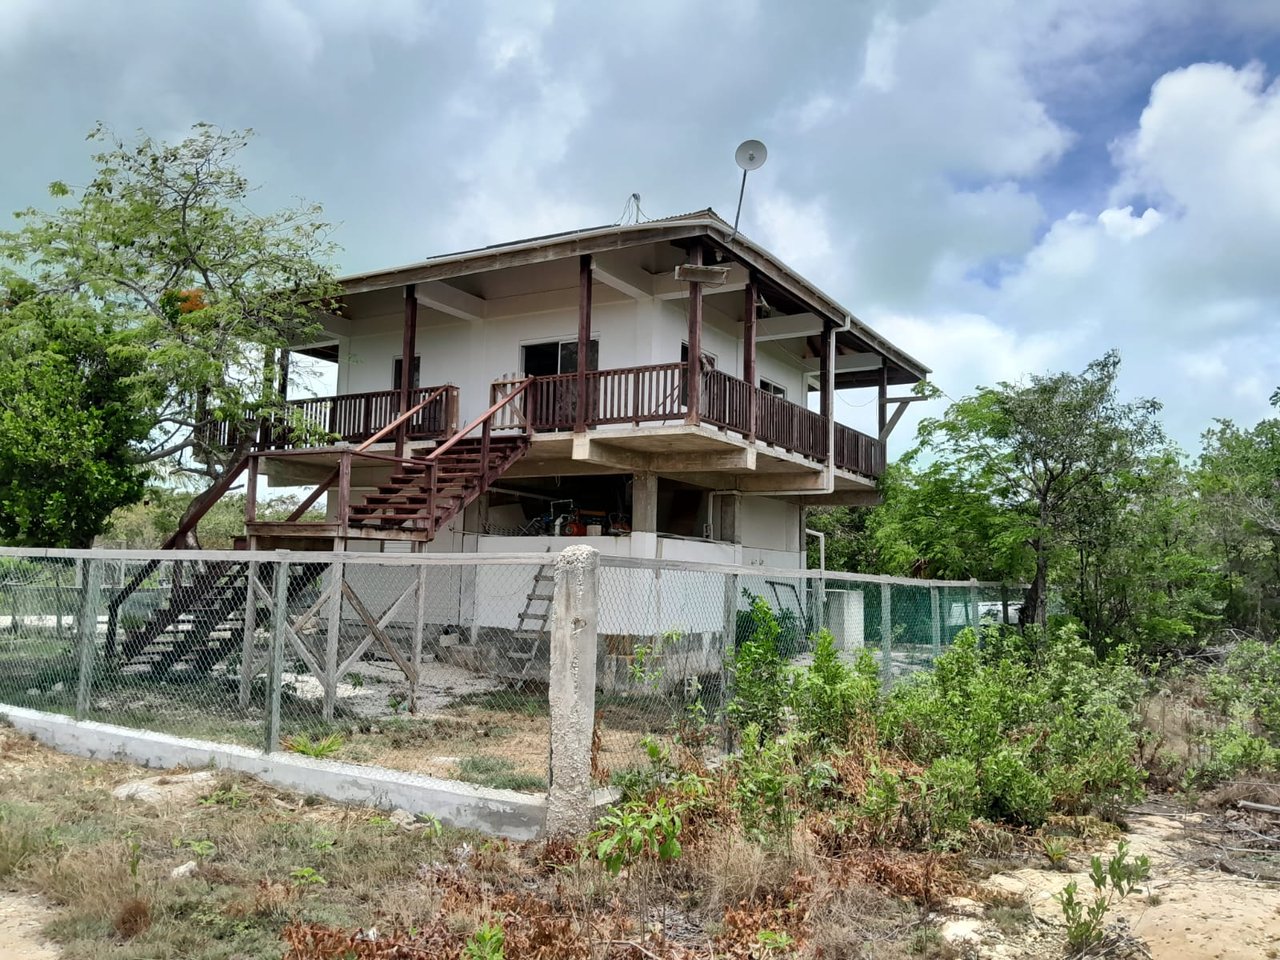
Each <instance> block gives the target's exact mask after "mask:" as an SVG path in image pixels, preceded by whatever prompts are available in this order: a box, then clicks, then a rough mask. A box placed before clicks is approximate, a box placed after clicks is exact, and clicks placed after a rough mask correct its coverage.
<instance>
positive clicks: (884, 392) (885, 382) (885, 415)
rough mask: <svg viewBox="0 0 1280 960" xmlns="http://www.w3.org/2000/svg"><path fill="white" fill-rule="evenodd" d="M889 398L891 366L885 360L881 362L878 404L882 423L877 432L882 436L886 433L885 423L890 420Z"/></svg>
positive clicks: (880, 422)
mask: <svg viewBox="0 0 1280 960" xmlns="http://www.w3.org/2000/svg"><path fill="white" fill-rule="evenodd" d="M888 400H889V368H888V367H887V366H886V365H885V364H884V362H883V361H881V363H880V402H879V403H878V404H877V405H876V407H877V410H878V411H879V418H878V419H879V424H880V429H879V431H878V432H877V434H876V435H877V436H880V435H882V434H883V433H884V425H885V424H886V423H887V422H888V419H889V403H888Z"/></svg>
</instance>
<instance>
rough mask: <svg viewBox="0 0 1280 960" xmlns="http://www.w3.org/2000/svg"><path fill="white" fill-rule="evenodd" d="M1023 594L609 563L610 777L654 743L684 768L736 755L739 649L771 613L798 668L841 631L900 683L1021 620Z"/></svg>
mask: <svg viewBox="0 0 1280 960" xmlns="http://www.w3.org/2000/svg"><path fill="white" fill-rule="evenodd" d="M1021 598H1022V591H1021V589H1019V588H1010V587H1005V586H1002V585H1000V584H993V583H977V582H965V583H957V582H952V581H928V580H908V579H899V578H891V577H876V576H865V575H859V574H847V573H824V572H821V571H813V570H796V571H786V570H768V571H765V570H762V569H759V568H753V567H726V566H718V565H709V564H698V563H686V562H679V561H671V560H630V559H622V558H618V557H602V558H601V575H600V611H599V634H600V636H599V653H598V664H597V674H596V675H597V688H596V707H597V713H596V736H595V755H594V756H593V767H594V769H595V771H596V776H597V779H598V781H600V782H605V781H607V780H608V779H611V778H615V777H616V775H617V774H619V773H620V772H624V771H626V770H629V769H634V768H636V767H640V766H643V765H645V764H646V763H647V762H648V750H647V748H646V745H645V741H646V739H647V740H648V741H649V742H650V743H654V744H657V745H658V747H659V748H661V749H666V750H669V751H671V752H672V754H673V762H678V760H679V756H678V754H679V752H680V751H681V750H685V749H693V750H696V751H698V752H701V753H703V754H704V755H710V754H713V753H716V752H724V751H725V750H728V749H732V746H733V742H732V731H731V730H730V728H729V727H728V725H727V724H726V723H725V713H724V706H725V704H726V702H727V700H728V699H729V698H730V697H731V696H732V686H733V662H734V657H735V652H736V650H737V649H738V647H739V645H740V644H741V643H742V642H744V641H745V640H748V639H750V638H751V637H752V636H753V634H755V632H756V631H757V628H758V627H759V626H760V622H759V621H760V619H761V618H762V617H767V618H768V619H769V620H770V621H771V623H772V628H771V633H772V632H775V631H776V636H775V638H774V644H775V647H776V649H777V652H778V653H779V655H780V656H781V658H782V659H783V660H784V661H785V662H786V663H787V664H789V665H790V666H793V667H797V668H800V667H804V666H806V665H807V664H808V663H810V662H811V654H812V650H813V643H814V637H815V636H816V635H817V633H818V631H819V630H828V631H830V632H831V634H832V637H833V640H834V643H835V646H836V649H837V650H838V651H840V654H841V656H842V658H843V659H845V660H846V661H847V662H849V663H851V664H852V663H853V662H855V661H856V660H857V658H858V657H860V656H862V655H864V654H865V655H868V656H870V657H872V659H873V660H874V661H875V663H876V666H877V669H878V670H879V672H880V675H881V676H882V677H883V678H884V681H885V683H886V684H889V683H892V682H893V681H895V680H898V679H900V678H902V677H903V676H905V675H907V674H910V673H912V672H914V671H917V670H921V669H925V668H927V667H929V666H930V665H931V664H932V663H933V660H934V658H935V657H936V656H937V655H938V654H940V653H941V652H942V651H943V650H944V649H945V648H946V647H947V646H948V645H950V644H951V643H952V641H953V640H954V639H955V637H956V635H957V634H958V633H959V632H960V631H961V630H963V629H965V628H966V627H974V628H976V627H979V626H981V625H982V624H994V623H1006V624H1010V623H1013V624H1016V623H1017V620H1018V609H1019V605H1020V604H1021ZM760 601H763V604H765V605H767V607H768V611H767V612H763V613H762V612H761V608H759V607H758V606H757V605H758V604H759V602H760Z"/></svg>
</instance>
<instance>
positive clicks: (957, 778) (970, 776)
mask: <svg viewBox="0 0 1280 960" xmlns="http://www.w3.org/2000/svg"><path fill="white" fill-rule="evenodd" d="M921 779H922V784H921V785H922V787H923V791H922V794H921V802H922V806H923V808H924V809H923V810H922V811H921V815H922V816H923V818H924V819H925V821H926V822H927V823H928V825H929V834H930V839H931V840H932V841H934V842H935V843H936V842H939V841H945V840H946V839H947V837H950V836H953V835H955V834H959V833H963V832H964V831H965V830H966V829H968V827H969V823H970V822H971V821H972V820H973V819H974V818H975V817H976V816H977V815H978V811H979V805H980V804H981V802H982V790H981V788H980V786H979V784H978V768H977V766H976V765H975V764H974V762H973V761H972V760H969V759H967V758H965V757H941V758H939V759H937V760H935V761H933V763H932V764H930V765H929V769H928V770H926V771H925V773H924V777H923V778H921Z"/></svg>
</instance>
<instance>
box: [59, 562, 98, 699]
mask: <svg viewBox="0 0 1280 960" xmlns="http://www.w3.org/2000/svg"><path fill="white" fill-rule="evenodd" d="M102 563H103V561H101V560H90V561H88V563H87V564H86V567H87V569H86V570H85V571H84V579H83V583H84V589H83V591H82V592H81V594H80V610H79V615H78V616H77V618H76V645H77V647H78V648H79V654H80V658H79V659H80V671H79V676H77V678H76V712H75V718H76V719H77V720H83V719H84V718H85V717H87V716H88V715H89V694H90V691H91V689H92V686H93V674H94V668H95V666H96V665H97V662H98V656H97V654H98V610H99V608H100V607H101V606H102ZM58 619H59V621H61V619H62V613H61V611H59V613H58Z"/></svg>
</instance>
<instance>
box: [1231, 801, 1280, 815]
mask: <svg viewBox="0 0 1280 960" xmlns="http://www.w3.org/2000/svg"><path fill="white" fill-rule="evenodd" d="M1236 806H1237V807H1239V808H1240V809H1241V810H1252V811H1254V812H1255V813H1280V807H1277V806H1275V805H1274V804H1270V803H1253V802H1252V801H1250V800H1237V801H1236Z"/></svg>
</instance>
